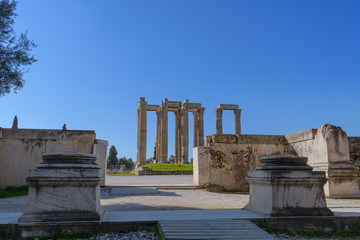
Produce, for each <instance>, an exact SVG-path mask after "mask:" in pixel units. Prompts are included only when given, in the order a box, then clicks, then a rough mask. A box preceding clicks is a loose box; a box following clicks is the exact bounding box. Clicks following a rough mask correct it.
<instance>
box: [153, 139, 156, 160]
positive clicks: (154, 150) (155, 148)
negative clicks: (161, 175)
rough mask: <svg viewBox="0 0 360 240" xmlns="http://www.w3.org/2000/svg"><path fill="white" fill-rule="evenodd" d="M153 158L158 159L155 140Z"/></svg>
mask: <svg viewBox="0 0 360 240" xmlns="http://www.w3.org/2000/svg"><path fill="white" fill-rule="evenodd" d="M153 159H156V142H155V147H154V156H153Z"/></svg>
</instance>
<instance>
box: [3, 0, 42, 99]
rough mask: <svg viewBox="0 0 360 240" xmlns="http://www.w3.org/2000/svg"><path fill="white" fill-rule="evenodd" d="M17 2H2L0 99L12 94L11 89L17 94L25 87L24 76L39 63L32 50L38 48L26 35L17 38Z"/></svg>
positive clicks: (7, 0)
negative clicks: (33, 65) (15, 25)
mask: <svg viewBox="0 0 360 240" xmlns="http://www.w3.org/2000/svg"><path fill="white" fill-rule="evenodd" d="M16 5H17V2H15V1H14V0H12V1H9V0H0V97H1V96H4V95H5V94H8V93H10V91H11V89H13V91H14V92H15V93H16V92H17V90H19V89H21V88H22V87H23V86H24V82H25V80H24V78H23V75H24V73H25V72H27V71H28V70H29V69H28V68H27V67H26V66H30V65H31V64H33V63H34V62H36V61H37V59H35V57H34V55H31V54H30V53H31V50H32V49H33V48H34V47H36V44H35V43H34V42H33V41H30V40H29V39H28V38H27V36H26V34H27V32H25V33H22V34H20V36H19V37H17V36H16V34H15V32H14V29H13V26H12V25H13V24H14V22H15V21H14V18H15V17H16V16H17V14H16V12H15V10H16Z"/></svg>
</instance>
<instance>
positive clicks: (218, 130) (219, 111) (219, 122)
mask: <svg viewBox="0 0 360 240" xmlns="http://www.w3.org/2000/svg"><path fill="white" fill-rule="evenodd" d="M222 113H223V110H222V109H220V108H216V109H215V114H216V134H222V133H223V129H222Z"/></svg>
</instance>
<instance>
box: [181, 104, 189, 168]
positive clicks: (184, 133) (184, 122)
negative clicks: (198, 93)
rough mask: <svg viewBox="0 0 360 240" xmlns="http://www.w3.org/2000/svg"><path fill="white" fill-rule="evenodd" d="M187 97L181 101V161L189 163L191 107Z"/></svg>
mask: <svg viewBox="0 0 360 240" xmlns="http://www.w3.org/2000/svg"><path fill="white" fill-rule="evenodd" d="M188 102H189V101H188V100H187V99H186V100H185V101H184V102H183V103H181V109H180V115H181V128H180V135H181V143H180V144H181V163H189V107H188Z"/></svg>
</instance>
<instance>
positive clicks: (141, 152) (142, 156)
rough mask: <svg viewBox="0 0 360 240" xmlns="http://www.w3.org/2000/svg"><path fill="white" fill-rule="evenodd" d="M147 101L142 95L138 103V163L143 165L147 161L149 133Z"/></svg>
mask: <svg viewBox="0 0 360 240" xmlns="http://www.w3.org/2000/svg"><path fill="white" fill-rule="evenodd" d="M146 108H147V102H146V101H145V98H144V97H141V98H140V100H139V103H138V108H137V111H138V139H137V163H136V166H137V167H138V166H141V165H144V164H145V163H146V135H147V129H146V127H147V123H146V121H147V109H146Z"/></svg>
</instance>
